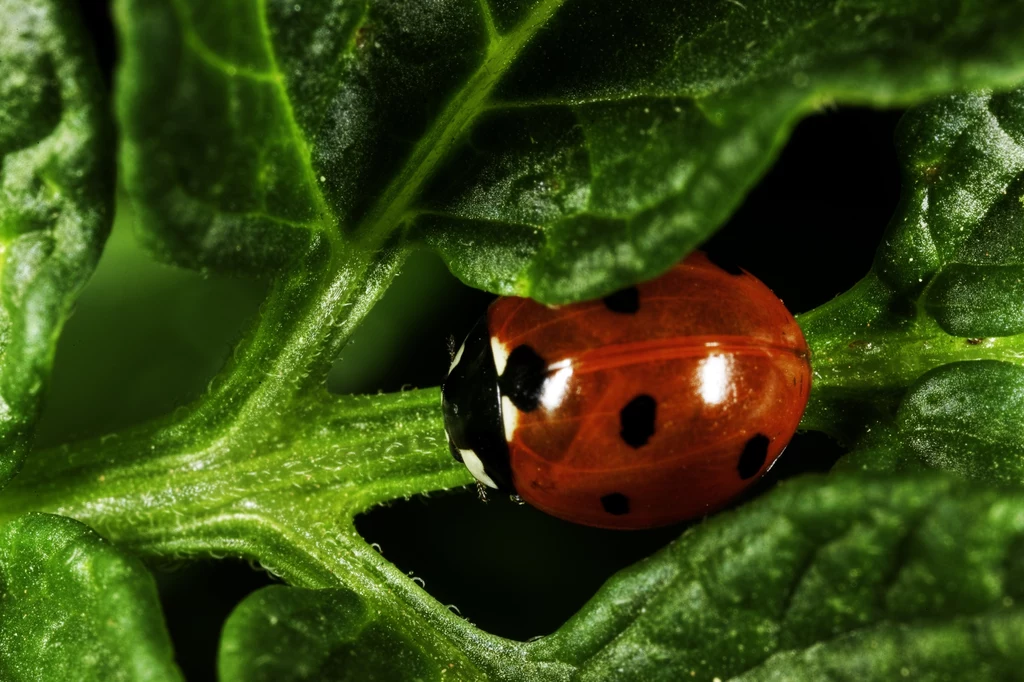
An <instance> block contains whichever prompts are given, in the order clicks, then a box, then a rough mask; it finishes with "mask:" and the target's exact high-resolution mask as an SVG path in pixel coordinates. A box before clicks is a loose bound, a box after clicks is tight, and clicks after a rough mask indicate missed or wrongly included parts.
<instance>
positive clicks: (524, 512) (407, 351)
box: [38, 0, 899, 682]
mask: <svg viewBox="0 0 1024 682" xmlns="http://www.w3.org/2000/svg"><path fill="white" fill-rule="evenodd" d="M80 4H81V7H82V9H83V15H84V16H85V17H86V20H87V23H88V26H89V30H90V31H91V32H92V34H93V35H94V37H95V38H96V41H97V43H96V44H97V53H98V56H99V59H100V62H101V65H102V67H103V69H104V72H105V74H106V77H107V81H108V83H110V82H112V80H113V73H114V71H113V67H114V64H115V62H116V54H115V41H114V39H113V31H112V28H111V25H110V21H109V8H108V5H107V3H106V2H103V1H94V0H81V3H80ZM898 118H899V114H898V112H874V111H868V110H841V111H826V112H823V113H821V114H820V115H818V116H815V117H812V118H810V119H808V120H806V121H804V122H803V123H802V124H800V126H799V127H798V128H797V130H796V131H795V133H794V135H793V138H792V141H791V142H790V144H789V145H788V146H787V147H786V149H785V150H784V152H783V154H782V156H781V158H780V159H779V161H778V162H777V163H776V164H775V166H774V168H773V169H772V170H771V172H770V173H769V174H768V175H767V176H766V177H765V178H764V179H763V180H762V182H761V183H760V184H759V185H758V187H757V188H755V190H754V191H753V192H752V193H751V194H750V195H749V196H748V197H747V199H746V201H745V202H744V204H743V205H742V206H741V207H740V209H739V210H738V211H737V212H736V214H735V215H734V216H733V218H732V220H731V221H730V222H729V224H728V225H726V226H725V227H724V228H723V229H722V230H721V231H720V232H719V233H718V234H717V235H716V236H715V237H714V238H713V239H712V240H711V241H710V242H709V243H708V244H707V245H706V248H707V249H708V250H710V251H713V252H715V253H716V255H717V256H718V257H720V258H722V259H725V260H729V261H732V262H734V263H737V264H739V265H741V266H743V267H745V268H747V269H748V270H750V271H751V272H753V273H754V274H755V275H757V276H758V277H760V278H761V279H762V280H763V281H764V282H765V283H766V284H768V285H769V286H770V287H772V289H773V290H774V291H775V292H776V293H777V294H778V295H779V296H780V297H781V298H782V299H783V300H784V301H785V302H786V303H787V305H788V306H789V307H790V309H791V310H793V311H794V312H800V311H804V310H808V309H810V308H812V307H814V306H816V305H819V304H821V303H823V302H825V301H827V300H829V299H830V298H832V297H833V296H834V295H836V294H838V293H840V292H841V291H844V290H845V289H847V288H849V287H850V286H851V285H852V284H853V283H854V282H855V281H857V279H859V278H860V277H861V276H862V275H863V274H864V273H866V272H867V270H868V268H869V266H870V263H871V259H872V256H873V253H874V249H875V246H876V245H877V243H878V241H879V239H880V237H881V234H882V231H883V230H884V228H885V225H886V223H887V221H888V219H889V217H890V215H891V214H892V211H893V209H894V208H895V205H896V202H897V200H898V192H899V172H898V167H897V163H896V156H895V151H894V149H893V145H892V135H893V130H894V127H895V125H896V122H897V121H898ZM136 229H137V226H136V225H135V222H134V217H133V214H132V211H131V209H130V206H129V205H128V202H127V201H126V200H125V198H124V197H123V196H122V197H119V203H118V211H117V219H116V223H115V226H114V230H113V234H112V235H111V238H110V241H109V243H108V245H107V248H106V251H105V252H104V255H103V258H102V260H101V262H100V265H99V267H98V269H97V271H96V273H95V276H94V277H93V279H92V280H91V282H90V284H89V285H88V287H87V288H86V290H85V291H84V293H83V295H82V297H81V299H80V300H79V302H78V305H77V308H76V310H75V313H74V315H73V317H72V318H71V319H70V321H69V322H68V324H67V327H66V328H65V331H64V334H63V336H62V337H61V341H60V345H59V348H58V353H57V359H56V365H55V368H54V374H53V383H52V387H51V391H50V394H49V398H48V402H47V405H46V410H45V413H44V415H43V418H42V423H41V425H40V431H39V434H38V444H39V447H46V446H50V445H53V444H56V443H60V442H64V441H67V440H71V439H75V438H83V437H88V436H95V435H99V434H103V433H107V432H110V431H112V430H115V429H119V428H122V427H125V426H127V425H130V424H134V423H138V422H140V421H144V420H146V419H149V418H153V417H156V416H159V415H162V414H165V413H167V412H169V411H172V410H174V409H176V408H179V407H180V406H182V405H184V404H186V403H188V402H189V401H190V400H192V399H194V398H195V397H197V396H198V395H200V394H201V393H202V392H203V390H204V389H205V387H206V385H207V384H208V382H209V381H210V379H211V378H212V377H213V376H214V374H215V373H216V372H217V370H218V369H219V368H220V367H221V366H222V364H223V363H224V361H225V359H226V358H227V357H228V355H229V354H230V352H231V349H232V347H233V345H234V343H235V342H236V341H237V339H238V338H239V337H240V336H241V334H242V333H243V331H244V330H245V329H246V327H247V326H248V325H249V324H251V323H252V321H253V320H254V318H255V316H256V315H257V312H258V308H259V304H260V302H261V300H262V296H263V293H264V292H265V290H266V286H267V282H266V281H263V280H246V279H233V278H228V277H221V276H215V275H206V274H201V273H197V272H191V271H186V270H182V269H178V268H174V267H171V266H168V265H165V264H161V263H158V262H156V261H154V260H153V259H152V258H151V257H150V256H149V255H148V253H147V252H146V251H145V249H144V248H143V247H142V246H140V244H139V243H138V240H137V239H136ZM490 300H491V297H490V296H488V295H487V294H484V293H482V292H478V291H473V290H470V289H468V288H466V287H464V286H462V285H461V284H459V283H458V282H457V281H456V280H455V279H454V278H453V277H452V276H451V275H449V274H448V272H447V270H446V269H445V267H444V266H443V264H441V263H440V261H439V260H438V259H437V258H436V257H434V256H433V255H431V254H428V253H415V254H413V255H412V256H411V257H410V258H409V260H408V262H407V263H406V265H405V268H404V271H403V273H402V275H401V276H400V277H399V279H398V280H397V281H396V282H395V284H394V285H393V287H392V288H391V289H390V290H389V292H388V294H387V295H386V297H385V298H384V299H383V301H382V302H381V303H380V304H379V305H378V306H377V307H376V308H375V309H374V311H373V312H372V313H371V315H370V317H369V318H368V319H367V320H366V322H365V323H364V324H363V325H362V327H361V328H360V329H359V331H358V332H357V333H356V335H355V337H354V338H353V339H352V340H351V342H350V343H349V344H348V346H347V347H346V348H345V349H344V350H343V352H342V354H341V356H340V357H339V358H338V359H337V361H336V362H335V364H334V367H333V369H332V371H331V374H330V377H329V379H328V384H329V387H330V389H331V390H332V391H334V392H337V393H369V392H377V391H396V390H400V389H401V388H402V387H405V386H414V387H425V386H435V385H438V384H439V383H440V382H441V380H442V378H443V376H444V373H445V372H446V370H447V368H448V362H449V356H448V353H449V351H448V348H449V343H450V341H451V340H455V341H456V342H457V343H461V340H462V336H463V335H464V334H465V333H466V332H467V331H468V329H469V327H470V326H471V325H472V323H473V322H474V321H475V319H476V318H477V317H478V316H479V315H480V314H482V313H483V311H484V309H485V308H486V306H487V304H488V302H489V301H490ZM840 454H841V450H840V449H839V448H838V447H837V446H836V445H835V444H834V443H831V442H830V441H829V440H828V439H827V438H825V437H823V436H820V435H817V434H803V435H798V436H797V438H796V439H795V440H794V441H793V443H792V444H791V446H790V448H789V449H788V450H787V452H786V454H785V455H784V456H783V457H782V459H781V460H780V462H779V464H778V465H777V466H776V467H775V468H774V469H773V470H772V472H771V474H770V475H769V476H768V477H767V479H766V480H765V481H763V482H762V483H761V484H760V485H759V486H758V489H757V490H755V491H754V492H753V493H752V494H754V495H756V494H759V493H760V492H763V490H764V489H765V488H767V487H770V486H771V485H774V483H775V482H777V481H778V480H779V479H780V478H784V477H787V476H791V475H794V474H796V473H799V472H801V471H806V470H826V469H828V468H829V467H830V466H831V464H832V463H833V462H834V461H835V459H836V458H837V457H838V456H839V455H840ZM357 526H358V528H359V530H360V532H361V533H362V534H363V536H364V537H365V538H366V539H367V540H368V541H369V542H376V543H379V544H380V545H381V547H382V549H383V553H384V556H385V557H387V558H388V559H390V560H391V561H393V562H395V563H396V565H397V566H399V568H401V569H402V570H403V571H406V572H408V573H410V574H411V575H414V576H416V577H419V578H422V579H423V580H424V581H425V583H426V589H427V590H428V591H429V592H430V593H431V594H433V595H434V596H435V597H436V598H437V599H439V600H440V601H441V602H442V603H444V604H451V605H454V606H455V607H457V609H458V610H459V612H460V613H461V614H462V615H463V616H465V617H467V618H468V619H470V620H471V621H473V622H474V623H476V624H478V625H479V626H481V627H483V628H484V629H486V630H488V631H490V632H493V633H496V634H499V635H504V636H507V637H512V638H516V639H528V638H530V637H533V636H537V635H543V634H546V633H549V632H551V631H552V630H554V629H556V628H557V627H558V626H559V625H561V623H562V622H564V621H565V619H566V618H568V617H569V616H570V615H572V614H573V613H574V612H575V611H576V610H577V609H578V608H579V607H580V606H582V604H583V603H584V602H585V601H586V600H587V599H588V598H589V597H590V596H592V595H593V593H594V592H595V591H596V590H597V589H598V588H599V587H600V585H601V583H602V582H603V581H604V580H605V579H607V578H608V577H609V576H610V575H611V574H612V573H614V572H615V571H617V570H619V569H621V568H623V567H625V566H628V565H630V564H632V563H633V562H635V561H636V560H638V559H639V558H641V557H643V556H646V555H648V554H650V553H652V552H653V551H656V550H657V549H658V548H659V547H661V546H663V545H664V544H665V543H667V542H669V541H670V540H671V539H673V538H674V537H676V536H677V535H678V534H679V533H680V531H681V530H682V527H674V528H668V529H660V530H655V531H645V532H614V531H602V530H595V529H590V528H582V527H578V526H573V525H571V524H568V523H565V522H562V521H559V520H557V519H553V518H550V517H547V516H545V515H543V514H541V513H540V512H537V511H535V510H533V509H531V508H529V507H526V506H520V505H517V504H515V503H513V502H511V501H510V500H508V499H492V500H491V501H490V502H488V503H486V504H484V503H482V502H480V501H479V500H478V499H477V498H476V495H475V491H473V490H466V491H461V492H454V493H450V494H445V495H435V496H432V497H430V498H429V499H413V500H410V501H400V502H395V503H393V504H391V505H390V506H387V507H382V508H380V509H377V510H374V511H372V512H370V513H369V514H366V515H364V516H362V517H361V518H360V519H358V522H357ZM154 569H155V572H156V575H157V578H158V581H159V583H160V588H161V595H162V598H163V603H164V609H165V613H166V616H167V621H168V625H169V627H170V630H171V635H172V638H173V639H174V643H175V647H176V651H177V656H178V659H179V662H180V664H181V666H182V668H183V670H184V671H185V673H186V675H187V677H188V679H189V680H192V681H194V682H197V681H202V680H213V679H215V675H214V670H215V654H216V648H217V638H218V635H219V631H220V628H221V625H222V624H223V621H224V619H225V618H226V616H227V614H228V613H229V612H230V610H231V609H232V608H233V607H234V605H235V604H237V603H238V601H240V600H241V599H242V598H243V597H244V596H245V595H246V594H247V593H248V592H250V591H251V590H253V589H257V588H258V587H260V586H262V585H266V584H268V583H270V582H271V578H269V577H268V576H267V575H266V574H264V573H262V572H261V571H258V570H254V569H253V568H251V567H250V566H249V565H248V564H245V563H242V562H237V561H229V560H221V561H214V560H210V561H204V562H199V563H194V564H189V565H169V564H167V565H160V566H155V567H154Z"/></svg>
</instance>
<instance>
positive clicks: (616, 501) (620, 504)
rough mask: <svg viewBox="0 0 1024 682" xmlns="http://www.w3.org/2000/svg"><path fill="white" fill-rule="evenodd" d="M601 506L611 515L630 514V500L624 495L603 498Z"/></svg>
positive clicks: (610, 495)
mask: <svg viewBox="0 0 1024 682" xmlns="http://www.w3.org/2000/svg"><path fill="white" fill-rule="evenodd" d="M601 506H602V507H604V510H605V511H606V512H608V513H609V514H614V515H615V516H622V515H623V514H628V513H629V498H628V497H626V496H625V495H623V494H622V493H611V494H609V495H605V496H604V497H602V498H601Z"/></svg>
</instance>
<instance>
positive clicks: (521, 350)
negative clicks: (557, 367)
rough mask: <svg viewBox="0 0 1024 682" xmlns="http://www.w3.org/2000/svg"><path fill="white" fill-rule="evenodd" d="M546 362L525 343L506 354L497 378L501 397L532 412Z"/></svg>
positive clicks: (544, 374) (535, 405) (545, 368)
mask: <svg viewBox="0 0 1024 682" xmlns="http://www.w3.org/2000/svg"><path fill="white" fill-rule="evenodd" d="M547 374H548V363H547V362H545V361H544V358H542V357H541V356H539V355H537V351H535V350H534V349H532V348H530V347H529V346H527V345H526V344H525V343H524V344H522V345H521V346H516V347H515V348H514V349H513V350H512V352H511V353H509V356H508V362H507V363H506V364H505V373H504V374H502V375H501V376H500V377H499V378H498V387H499V388H500V389H501V395H502V397H507V398H508V399H509V400H511V401H512V404H513V405H515V406H516V407H518V408H519V409H520V410H522V411H523V412H532V411H533V410H536V409H537V405H539V404H540V392H541V388H542V387H543V386H544V379H546V378H547Z"/></svg>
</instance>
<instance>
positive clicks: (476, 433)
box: [441, 315, 515, 492]
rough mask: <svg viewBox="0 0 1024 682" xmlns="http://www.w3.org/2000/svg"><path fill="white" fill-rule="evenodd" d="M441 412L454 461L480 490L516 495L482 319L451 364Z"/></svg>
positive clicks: (492, 356)
mask: <svg viewBox="0 0 1024 682" xmlns="http://www.w3.org/2000/svg"><path fill="white" fill-rule="evenodd" d="M441 408H442V410H443V411H444V428H445V431H447V432H448V447H449V448H450V449H451V451H452V457H454V458H455V459H457V460H458V461H460V462H462V463H463V464H465V465H466V468H467V469H469V471H470V473H471V474H473V476H474V477H475V478H476V480H478V481H480V482H481V483H483V484H484V485H486V486H488V487H490V488H497V489H498V490H505V491H508V492H515V488H514V487H513V485H512V470H511V467H510V465H509V457H508V443H507V442H506V441H505V431H504V427H503V426H502V418H501V395H500V393H499V391H498V372H497V370H496V369H495V366H494V354H493V352H492V350H491V337H490V334H489V333H488V331H487V316H486V315H484V316H483V317H481V318H480V320H479V321H478V322H477V323H476V325H475V326H474V327H473V329H472V330H471V331H470V332H469V335H468V336H467V337H466V340H465V341H464V342H463V343H462V347H461V348H459V350H458V352H457V353H456V354H455V359H454V360H452V366H451V369H449V370H448V378H447V379H445V381H444V386H443V387H442V388H441Z"/></svg>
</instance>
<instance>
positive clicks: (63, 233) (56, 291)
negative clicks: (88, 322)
mask: <svg viewBox="0 0 1024 682" xmlns="http://www.w3.org/2000/svg"><path fill="white" fill-rule="evenodd" d="M0 17H3V20H2V21H0V486H2V485H3V483H5V482H6V480H7V479H8V478H10V477H11V476H12V475H13V474H14V473H15V472H16V471H17V469H18V467H19V466H20V464H21V460H22V458H23V457H24V455H25V451H26V449H27V447H28V441H29V438H30V436H31V433H32V427H33V425H34V423H35V420H36V417H37V415H38V411H39V403H40V399H41V397H42V394H43V391H44V388H45V386H46V383H47V381H48V377H49V373H50V366H51V363H52V361H53V353H54V348H55V345H56V340H57V335H58V334H59V333H60V329H61V326H62V325H63V323H64V320H65V318H66V317H67V316H68V314H69V313H70V309H71V305H72V303H73V301H74V299H75V296H76V294H77V293H78V291H79V289H80V288H81V286H82V285H83V284H84V283H85V280H86V279H87V278H88V276H89V274H90V272H92V268H93V266H94V265H95V264H96V259H97V258H98V257H99V252H100V249H101V248H102V246H103V241H104V240H105V239H106V235H107V232H108V231H109V229H110V220H111V203H112V200H113V196H112V191H113V168H112V163H111V162H112V157H113V143H112V139H111V136H110V135H109V129H108V128H109V123H108V121H107V101H106V97H105V94H104V88H103V85H102V84H101V82H100V79H99V75H98V73H97V72H96V68H95V65H94V63H93V58H92V48H91V46H90V45H89V43H88V41H87V40H86V38H85V37H84V36H83V35H82V34H81V31H80V27H79V26H78V19H77V17H76V16H75V13H74V8H73V6H72V5H70V4H69V3H67V2H61V1H60V0H2V1H0Z"/></svg>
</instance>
